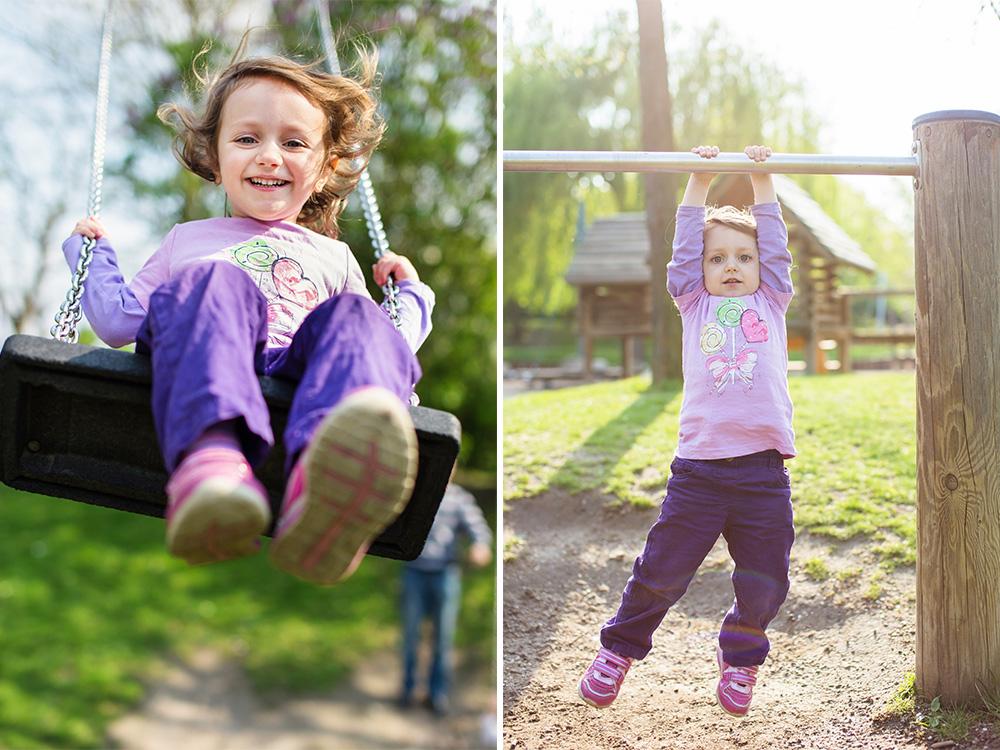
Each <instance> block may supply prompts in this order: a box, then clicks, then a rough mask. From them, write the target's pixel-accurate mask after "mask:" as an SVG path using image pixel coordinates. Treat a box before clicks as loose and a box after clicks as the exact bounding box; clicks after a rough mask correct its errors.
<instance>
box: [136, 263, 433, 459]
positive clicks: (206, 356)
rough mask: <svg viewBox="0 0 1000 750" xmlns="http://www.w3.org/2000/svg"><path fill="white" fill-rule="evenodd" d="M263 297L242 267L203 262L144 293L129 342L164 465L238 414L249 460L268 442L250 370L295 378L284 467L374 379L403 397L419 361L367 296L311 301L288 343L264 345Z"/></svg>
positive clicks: (263, 454)
mask: <svg viewBox="0 0 1000 750" xmlns="http://www.w3.org/2000/svg"><path fill="white" fill-rule="evenodd" d="M266 344H267V300H266V299H265V297H264V295H263V293H262V292H261V291H260V290H259V289H258V288H257V287H256V286H255V285H254V283H253V281H252V280H251V278H250V277H249V276H248V275H247V274H246V273H245V272H244V271H242V270H240V269H239V268H237V267H236V266H234V265H231V264H229V263H226V262H209V263H203V264H199V265H196V266H191V267H189V268H186V269H184V270H183V271H180V272H179V273H177V274H175V275H174V276H171V277H170V278H169V279H168V280H167V281H166V282H164V283H163V285H162V286H160V287H159V288H158V289H157V290H156V291H155V292H153V295H152V297H151V298H150V301H149V312H148V315H147V316H146V320H145V321H144V322H143V324H142V327H141V328H140V330H139V333H138V335H137V337H136V351H139V352H142V353H147V354H149V355H150V357H151V359H152V366H153V396H152V405H153V420H154V423H155V425H156V435H157V438H158V439H159V441H160V449H161V451H162V453H163V460H164V463H165V464H166V466H167V470H168V471H170V472H173V470H174V469H175V468H176V467H177V464H178V463H180V460H181V458H182V457H183V454H184V452H185V451H186V450H187V449H188V448H189V447H190V446H191V444H192V443H193V442H194V441H195V440H196V439H197V438H198V437H200V436H201V435H202V434H203V433H204V432H205V430H207V429H208V428H209V427H212V426H213V425H215V424H218V423H220V422H225V421H228V420H235V424H236V425H237V432H238V435H239V437H240V441H241V444H242V446H243V452H244V453H245V455H246V457H247V460H248V461H249V462H250V465H251V466H254V467H256V466H259V465H260V463H261V462H263V460H264V458H265V457H266V456H267V453H268V451H269V450H270V449H271V446H272V445H273V444H274V435H273V433H272V431H271V420H270V415H269V413H268V409H267V403H266V402H265V401H264V397H263V395H262V393H261V389H260V384H259V382H258V380H257V377H256V376H257V374H261V375H270V376H273V377H278V378H284V379H286V380H292V381H294V382H296V383H297V384H298V385H297V387H296V390H295V397H294V399H293V400H292V404H291V408H290V410H289V414H288V426H287V429H286V430H285V434H284V443H285V451H286V454H287V456H288V462H287V464H286V466H285V469H286V472H287V471H288V470H290V469H291V466H292V465H293V464H294V460H295V458H296V457H297V456H298V454H299V453H300V452H301V451H302V449H303V448H305V446H306V443H307V442H308V440H309V438H310V436H311V435H312V433H313V430H314V429H315V427H316V425H317V424H318V423H319V421H320V420H321V419H322V418H323V417H324V416H325V415H326V413H327V412H328V411H329V410H330V408H331V407H332V406H333V405H334V404H336V403H337V402H338V401H340V399H341V398H343V397H344V396H345V395H347V394H348V393H350V392H351V391H352V390H354V389H356V388H360V387H362V386H368V385H378V386H382V387H384V388H387V389H388V390H390V391H391V392H393V393H395V394H396V395H397V396H398V397H399V398H400V400H401V401H403V402H404V403H406V402H407V401H408V400H409V397H410V393H411V392H412V391H413V386H414V385H416V383H417V381H418V380H419V379H420V375H421V371H420V365H419V364H418V363H417V359H416V357H415V356H414V355H413V353H412V352H411V351H410V349H409V347H408V346H407V344H406V341H405V339H404V338H403V337H402V336H401V335H400V334H399V332H398V331H397V330H396V329H395V328H394V327H393V325H392V322H391V321H390V320H389V318H388V316H387V315H386V314H385V313H384V312H383V311H382V310H381V309H380V308H379V307H378V305H376V304H375V303H374V302H373V301H372V300H371V299H369V298H367V297H363V296H361V295H357V294H340V295H337V296H335V297H332V298H331V299H328V300H326V301H325V302H322V303H321V304H319V305H318V306H317V307H316V308H315V309H313V310H312V311H311V312H310V313H309V314H308V315H307V316H306V318H305V320H304V321H303V322H302V325H301V326H300V327H299V329H298V331H296V333H295V336H294V337H293V339H292V343H291V345H290V346H288V347H285V348H268V347H267V346H266Z"/></svg>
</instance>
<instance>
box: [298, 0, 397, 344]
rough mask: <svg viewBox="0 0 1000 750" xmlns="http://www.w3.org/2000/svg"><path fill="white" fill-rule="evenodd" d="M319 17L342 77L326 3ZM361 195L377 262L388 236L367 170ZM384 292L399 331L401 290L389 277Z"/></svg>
mask: <svg viewBox="0 0 1000 750" xmlns="http://www.w3.org/2000/svg"><path fill="white" fill-rule="evenodd" d="M315 6H316V16H317V18H318V19H319V29H320V40H321V41H322V44H323V54H324V56H325V57H326V60H327V66H328V67H329V70H330V73H331V74H333V75H335V76H339V75H342V73H341V69H340V61H339V60H338V59H337V48H336V44H335V43H334V40H333V29H332V28H331V26H330V16H329V13H328V10H327V7H326V0H315ZM358 194H359V195H360V197H361V206H362V208H363V209H364V213H365V224H366V225H367V227H368V237H369V238H370V239H371V241H372V248H373V249H374V251H375V260H378V259H379V258H381V257H382V256H383V255H385V254H386V253H388V252H389V240H388V238H387V237H386V235H385V229H384V228H383V226H382V216H381V215H380V214H379V210H378V201H377V200H376V199H375V188H373V187H372V179H371V177H370V176H369V174H368V167H365V169H364V171H363V172H362V173H361V178H360V180H359V182H358ZM382 293H383V294H384V295H385V300H386V302H385V304H386V307H387V308H388V312H389V317H390V318H391V319H392V324H393V325H394V326H396V328H397V329H398V328H399V327H400V325H401V321H400V319H399V299H398V298H399V287H398V286H396V282H395V281H394V280H393V278H392V277H391V276H390V277H389V280H388V281H386V283H385V284H383V285H382Z"/></svg>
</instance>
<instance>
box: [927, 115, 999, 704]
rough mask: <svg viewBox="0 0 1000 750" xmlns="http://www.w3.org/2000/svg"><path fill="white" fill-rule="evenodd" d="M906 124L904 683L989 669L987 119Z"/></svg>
mask: <svg viewBox="0 0 1000 750" xmlns="http://www.w3.org/2000/svg"><path fill="white" fill-rule="evenodd" d="M969 114H970V113H962V115H965V117H961V118H957V119H954V120H947V119H944V120H938V121H934V122H927V123H921V122H920V119H919V118H918V120H917V123H915V129H914V138H915V140H916V141H918V142H919V149H920V153H919V159H920V164H921V173H920V178H919V183H918V187H917V189H916V191H915V200H914V208H915V236H914V242H915V261H916V306H917V317H916V345H917V445H918V451H917V524H918V534H917V665H916V666H917V672H916V676H917V684H918V687H919V688H920V690H921V691H923V693H924V694H925V695H928V696H935V695H940V696H942V699H943V700H946V701H949V702H953V701H961V700H964V699H966V698H972V697H976V695H977V692H976V681H977V680H984V681H988V680H989V679H990V673H991V672H992V673H993V674H996V675H1000V477H998V465H1000V443H998V430H1000V408H998V407H1000V403H998V394H997V387H998V374H1000V372H998V370H1000V365H998V361H997V357H998V355H1000V246H998V238H1000V231H998V219H1000V203H998V202H1000V186H998V181H1000V125H998V124H997V122H996V121H994V120H993V119H992V118H989V117H984V118H982V119H978V118H974V117H973V118H969V117H968V115H969Z"/></svg>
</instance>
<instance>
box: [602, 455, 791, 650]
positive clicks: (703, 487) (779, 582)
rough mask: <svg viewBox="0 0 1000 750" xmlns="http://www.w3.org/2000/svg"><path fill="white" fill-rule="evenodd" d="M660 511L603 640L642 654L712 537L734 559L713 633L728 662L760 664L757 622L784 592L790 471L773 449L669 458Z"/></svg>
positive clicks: (764, 621)
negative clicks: (728, 602) (731, 597)
mask: <svg viewBox="0 0 1000 750" xmlns="http://www.w3.org/2000/svg"><path fill="white" fill-rule="evenodd" d="M671 473H672V476H671V477H670V481H669V482H668V484H667V495H666V498H665V499H664V500H663V506H662V509H661V510H660V517H659V518H658V519H657V521H656V523H654V524H653V527H652V528H651V529H650V530H649V535H648V536H647V537H646V547H645V549H644V550H643V552H642V554H641V555H639V557H638V558H637V559H636V561H635V565H634V567H633V569H632V576H631V577H630V578H629V580H628V583H627V584H626V585H625V591H624V593H623V594H622V603H621V607H619V609H618V613H617V614H616V615H615V616H614V617H612V618H611V619H610V620H608V622H607V623H605V625H604V627H603V628H602V630H601V643H602V645H604V647H605V648H610V649H611V650H612V651H616V652H617V653H619V654H622V655H624V656H630V657H632V658H633V659H642V658H644V657H645V656H646V654H648V653H649V651H650V649H651V648H652V645H653V641H652V638H653V632H654V631H655V630H656V628H657V627H659V625H660V623H661V622H662V621H663V617H664V616H665V615H666V613H667V610H668V609H669V608H670V606H671V605H673V604H674V602H676V601H677V600H678V599H680V598H681V596H683V595H684V592H685V591H687V588H688V585H689V584H690V583H691V579H692V578H694V574H695V572H696V571H697V570H698V567H699V566H700V565H701V563H702V562H703V561H704V559H705V557H706V556H707V555H708V553H709V552H711V550H712V547H713V546H715V542H716V541H717V540H718V538H719V535H720V534H721V535H722V536H724V537H725V539H726V542H728V544H729V554H730V555H731V556H732V558H733V562H734V563H735V564H736V568H735V570H734V572H733V579H732V580H733V588H734V590H735V592H736V600H735V602H734V603H733V607H732V609H730V610H729V613H728V614H727V615H726V618H725V620H724V621H723V623H722V630H721V632H720V634H719V645H720V646H721V647H722V651H723V654H724V658H725V660H726V662H728V663H729V664H731V665H733V666H739V667H749V666H755V665H758V664H763V663H764V659H765V658H766V657H767V652H768V649H769V646H770V644H769V643H768V640H767V636H766V635H765V634H764V629H765V628H766V627H767V625H768V623H770V622H771V620H773V619H774V616H775V615H776V614H777V613H778V608H779V607H781V604H782V602H784V601H785V596H786V595H787V594H788V556H789V553H790V551H791V548H792V542H793V540H794V538H795V529H794V527H793V524H792V503H791V489H790V486H789V480H788V471H787V469H785V468H784V462H783V460H782V458H781V456H780V454H779V453H778V452H777V451H765V452H763V453H755V454H753V455H750V456H741V457H739V458H734V459H720V460H715V461H689V460H687V459H683V458H675V459H674V461H673V463H672V464H671Z"/></svg>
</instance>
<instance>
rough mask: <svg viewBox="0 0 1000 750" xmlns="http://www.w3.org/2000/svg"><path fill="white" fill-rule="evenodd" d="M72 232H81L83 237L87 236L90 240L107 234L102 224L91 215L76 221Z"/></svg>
mask: <svg viewBox="0 0 1000 750" xmlns="http://www.w3.org/2000/svg"><path fill="white" fill-rule="evenodd" d="M73 234H82V235H83V236H84V237H89V238H90V239H92V240H96V239H100V238H101V237H107V236H108V233H107V231H105V229H104V225H103V224H102V223H101V222H99V221H98V220H97V219H95V218H94V217H93V216H90V217H88V218H86V219H82V220H80V221H78V222H77V223H76V227H75V228H74V229H73Z"/></svg>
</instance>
